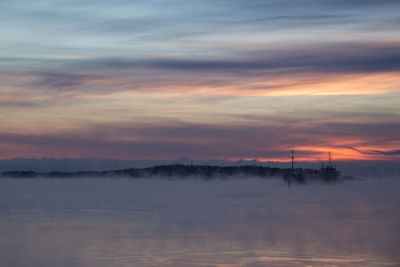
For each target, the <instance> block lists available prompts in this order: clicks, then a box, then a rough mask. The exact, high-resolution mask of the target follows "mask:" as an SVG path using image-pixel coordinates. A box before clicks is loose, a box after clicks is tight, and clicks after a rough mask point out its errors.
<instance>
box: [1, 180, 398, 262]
mask: <svg viewBox="0 0 400 267" xmlns="http://www.w3.org/2000/svg"><path fill="white" fill-rule="evenodd" d="M0 266H7V267H12V266H37V267H39V266H40V267H43V266H51V267H53V266H68V267H70V266H89V267H90V266H93V267H102V266H104V267H109V266H139V267H140V266H143V267H145V266H146V267H147V266H171V267H172V266H174V267H176V266H177V267H179V266H184V267H191V266H201V267H246V266H251V267H257V266H400V177H380V178H377V177H370V178H364V179H355V180H349V181H344V182H343V183H328V184H325V183H317V182H316V183H309V184H301V185H300V184H293V183H292V184H290V185H288V184H286V183H285V182H284V181H283V180H282V179H279V178H270V179H261V178H249V177H236V178H227V179H210V180H204V179H199V178H183V179H174V178H170V179H166V178H151V179H149V178H143V179H140V178H139V179H130V178H72V179H59V178H32V179H15V178H14V179H11V178H7V179H6V178H5V179H0Z"/></svg>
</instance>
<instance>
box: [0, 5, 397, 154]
mask: <svg viewBox="0 0 400 267" xmlns="http://www.w3.org/2000/svg"><path fill="white" fill-rule="evenodd" d="M287 4H288V3H287V2H286V1H258V0H255V1H251V3H249V2H248V1H242V0H234V1H228V0H222V1H218V2H215V1H209V0H205V1H189V2H188V1H181V0H176V1H175V0H174V1H168V2H163V1H158V0H150V1H125V0H116V1H103V0H101V1H92V0H87V1H81V2H79V1H78V2H76V1H63V0H57V1H48V0H41V1H27V0H17V1H15V0H13V1H11V0H6V1H2V2H1V3H0V14H1V16H0V17H1V19H0V21H1V23H2V29H1V32H2V34H1V35H0V40H1V42H0V44H1V45H0V47H1V50H0V79H1V83H0V121H1V124H0V159H10V158H17V157H20V158H42V157H47V158H62V157H70V158H116V159H174V158H182V157H188V158H194V159H230V160H237V159H258V160H260V161H287V160H288V158H289V153H290V151H291V150H292V149H295V150H296V158H297V160H299V161H320V160H321V157H322V160H324V158H323V157H324V156H325V155H326V152H328V151H331V152H332V154H333V156H334V159H335V160H340V161H349V160H400V134H399V133H400V108H399V107H400V37H399V36H400V27H399V26H400V25H399V24H400V23H399V22H400V20H399V18H400V17H399V12H398V11H399V9H400V2H398V1H366V2H363V1H341V0H326V1H319V2H318V3H315V1H307V0H304V1H296V2H295V3H293V2H291V5H290V7H289V6H288V5H287Z"/></svg>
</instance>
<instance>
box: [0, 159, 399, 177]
mask: <svg viewBox="0 0 400 267" xmlns="http://www.w3.org/2000/svg"><path fill="white" fill-rule="evenodd" d="M174 164H184V165H208V166H221V167H224V166H245V165H255V166H263V167H271V168H290V163H288V162H276V161H258V160H237V161H229V160H218V159H210V160H199V159H190V158H180V159H172V160H151V159H143V160H121V159H104V158H79V159H73V158H60V159H54V158H40V159H36V158H35V159H26V158H16V159H4V160H0V172H7V171H32V172H82V171H89V172H98V171H108V170H122V169H129V168H149V167H154V166H161V165H174ZM335 164H336V165H337V168H338V169H339V170H341V171H342V173H344V174H346V175H350V176H356V177H382V176H399V177H400V162H398V161H346V162H341V161H337V162H335ZM295 167H296V168H311V169H318V168H319V167H320V163H319V162H296V163H295Z"/></svg>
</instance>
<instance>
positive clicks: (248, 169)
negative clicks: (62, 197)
mask: <svg viewBox="0 0 400 267" xmlns="http://www.w3.org/2000/svg"><path fill="white" fill-rule="evenodd" d="M294 172H296V173H297V174H298V173H301V174H302V175H301V177H299V175H297V174H296V175H294V174H293V173H294ZM319 173H320V170H316V169H302V168H297V169H290V168H289V169H287V168H275V167H263V166H256V165H244V166H214V165H183V164H173V165H160V166H154V167H148V168H129V169H122V170H110V171H77V172H34V171H6V172H2V173H0V177H1V178H62V179H66V178H157V177H158V178H180V179H188V178H194V177H196V178H203V179H207V180H210V179H227V178H231V177H259V178H272V177H278V178H283V179H284V180H287V181H288V182H290V181H294V182H299V183H302V182H307V181H310V180H322V181H328V179H323V178H321V177H320V175H318V174H319ZM343 179H351V177H340V179H329V182H332V181H333V182H335V181H339V180H340V181H342V180H343Z"/></svg>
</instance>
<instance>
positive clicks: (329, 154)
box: [328, 151, 332, 166]
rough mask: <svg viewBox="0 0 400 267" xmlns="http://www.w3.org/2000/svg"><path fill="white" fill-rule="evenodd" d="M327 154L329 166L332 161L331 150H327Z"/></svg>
mask: <svg viewBox="0 0 400 267" xmlns="http://www.w3.org/2000/svg"><path fill="white" fill-rule="evenodd" d="M328 156H329V166H330V165H331V161H332V158H331V152H330V151H329V152H328Z"/></svg>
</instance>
